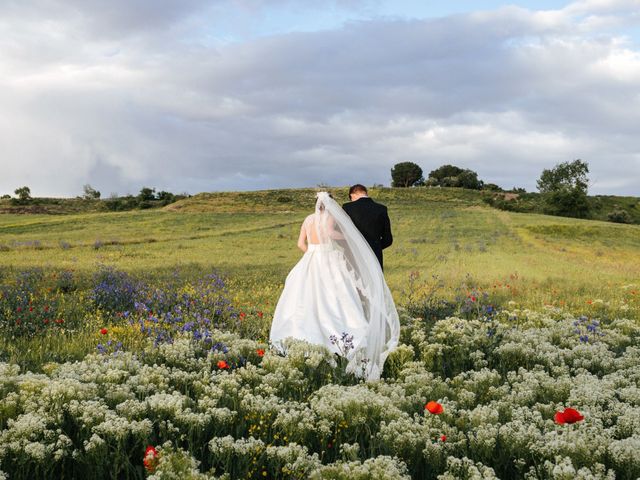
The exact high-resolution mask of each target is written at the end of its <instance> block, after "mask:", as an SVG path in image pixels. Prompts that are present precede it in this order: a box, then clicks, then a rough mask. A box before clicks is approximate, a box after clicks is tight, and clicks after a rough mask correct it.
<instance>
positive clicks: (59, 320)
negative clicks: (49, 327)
mask: <svg viewBox="0 0 640 480" xmlns="http://www.w3.org/2000/svg"><path fill="white" fill-rule="evenodd" d="M56 323H57V324H58V325H60V324H62V323H64V320H63V319H61V318H59V319H57V320H56Z"/></svg>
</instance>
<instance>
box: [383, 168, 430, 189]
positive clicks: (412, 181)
mask: <svg viewBox="0 0 640 480" xmlns="http://www.w3.org/2000/svg"><path fill="white" fill-rule="evenodd" d="M423 180H424V178H423V177H422V168H420V166H418V165H417V164H415V163H413V162H400V163H396V164H395V165H394V167H393V168H392V169H391V181H392V186H394V187H405V188H406V187H413V186H416V185H418V184H419V183H421V182H422V181H423Z"/></svg>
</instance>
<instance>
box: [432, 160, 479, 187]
mask: <svg viewBox="0 0 640 480" xmlns="http://www.w3.org/2000/svg"><path fill="white" fill-rule="evenodd" d="M426 185H427V186H430V187H459V188H469V189H472V190H480V189H482V187H483V185H484V182H483V181H482V180H480V179H479V178H478V174H477V173H476V172H474V171H473V170H469V169H464V168H460V167H456V166H455V165H442V166H441V167H439V168H436V169H435V170H432V171H431V172H430V173H429V178H428V179H427V181H426Z"/></svg>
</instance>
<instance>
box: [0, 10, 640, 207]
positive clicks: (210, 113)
mask: <svg viewBox="0 0 640 480" xmlns="http://www.w3.org/2000/svg"><path fill="white" fill-rule="evenodd" d="M576 158H581V159H583V160H585V161H587V162H588V163H589V165H590V168H591V175H590V178H591V192H592V193H597V194H628V195H640V0H578V1H574V2H567V1H553V0H537V1H534V0H530V1H514V2H511V3H505V2H502V1H493V0H473V1H471V0H464V1H454V2H450V1H440V0H435V1H427V0H388V1H384V0H324V1H320V0H319V1H314V2H310V1H308V0H108V1H107V0H2V2H0V166H1V168H0V194H4V193H11V192H13V190H14V189H15V188H17V187H19V186H22V185H28V186H30V187H31V190H32V193H33V194H34V195H36V196H75V195H78V194H80V193H81V192H82V186H83V185H84V184H85V183H90V184H91V185H93V186H94V187H95V188H97V189H98V190H100V191H102V194H103V196H107V195H109V194H110V193H119V194H125V193H137V192H138V191H139V190H140V187H141V186H143V185H144V186H153V187H156V188H158V189H164V190H170V191H174V192H185V191H186V192H189V193H197V192H202V191H215V190H252V189H263V188H277V187H303V186H316V185H317V184H320V183H326V184H330V185H347V184H350V183H355V182H360V183H365V184H368V185H371V184H373V183H383V184H387V185H388V184H389V182H390V173H389V170H390V168H391V167H392V166H393V165H394V164H395V163H397V162H400V161H412V162H416V163H418V164H419V165H420V166H421V167H422V169H423V170H424V171H425V175H426V174H428V172H429V171H430V170H432V169H434V168H436V167H438V166H440V165H442V164H445V163H452V164H455V165H459V166H462V167H466V168H471V169H473V170H476V171H477V172H478V173H479V174H480V176H481V178H483V179H484V180H485V181H487V182H493V183H497V184H499V185H501V186H503V187H506V188H510V187H513V186H523V187H525V188H527V189H528V190H534V189H535V182H536V179H537V178H538V177H539V175H540V172H541V171H542V169H544V168H549V167H552V166H553V165H555V164H557V163H559V162H563V161H568V160H573V159H576Z"/></svg>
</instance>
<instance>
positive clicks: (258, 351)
mask: <svg viewBox="0 0 640 480" xmlns="http://www.w3.org/2000/svg"><path fill="white" fill-rule="evenodd" d="M256 353H257V354H258V356H259V357H264V350H263V349H262V348H259V349H257V350H256Z"/></svg>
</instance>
